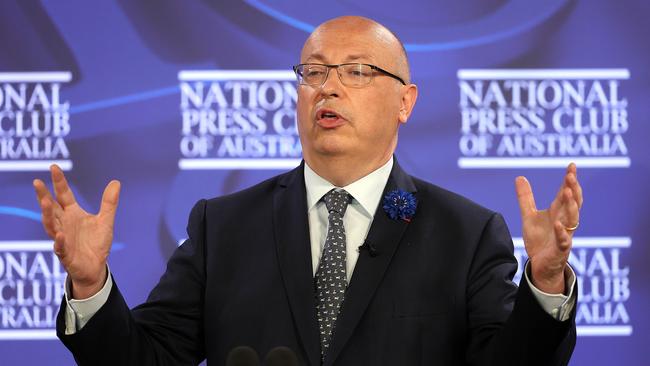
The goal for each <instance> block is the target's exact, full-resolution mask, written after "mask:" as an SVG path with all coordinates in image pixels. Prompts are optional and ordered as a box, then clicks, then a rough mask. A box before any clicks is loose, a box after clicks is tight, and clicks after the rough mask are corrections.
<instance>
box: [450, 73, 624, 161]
mask: <svg viewBox="0 0 650 366" xmlns="http://www.w3.org/2000/svg"><path fill="white" fill-rule="evenodd" d="M629 78H630V73H629V71H628V70H627V69H463V70H459V71H458V83H459V88H460V101H459V106H460V117H461V128H460V132H461V136H460V139H459V141H458V147H459V151H460V157H459V159H458V166H459V167H460V168H461V169H503V168H564V167H566V166H567V165H568V164H569V162H575V163H576V164H577V165H578V167H580V168H627V167H629V166H630V164H631V161H630V157H629V155H628V146H627V144H626V141H625V135H626V133H627V132H628V130H629V127H630V120H629V118H628V113H627V104H628V102H627V99H626V98H625V95H624V93H622V92H621V86H622V85H621V84H622V83H623V82H624V81H625V80H627V79H629Z"/></svg>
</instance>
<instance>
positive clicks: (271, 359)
mask: <svg viewBox="0 0 650 366" xmlns="http://www.w3.org/2000/svg"><path fill="white" fill-rule="evenodd" d="M264 362H265V363H266V366H299V365H300V364H299V363H298V356H296V354H295V353H294V352H293V351H292V350H291V348H289V347H275V348H273V349H272V350H271V351H269V353H268V354H267V355H266V358H264Z"/></svg>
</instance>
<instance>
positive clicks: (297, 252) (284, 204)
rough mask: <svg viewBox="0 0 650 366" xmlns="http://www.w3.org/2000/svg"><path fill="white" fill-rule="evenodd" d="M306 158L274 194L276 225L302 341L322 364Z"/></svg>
mask: <svg viewBox="0 0 650 366" xmlns="http://www.w3.org/2000/svg"><path fill="white" fill-rule="evenodd" d="M303 169H304V162H303V164H301V165H300V166H299V167H298V168H296V169H294V170H293V171H291V172H289V173H287V174H285V175H284V176H282V177H281V178H280V180H279V182H278V187H277V188H276V189H275V192H274V196H273V227H274V229H275V243H276V250H277V256H278V262H279V264H280V272H281V274H282V280H283V282H284V287H285V289H286V292H287V297H288V300H289V306H290V307H291V314H292V316H293V319H294V322H295V326H296V329H297V330H298V338H299V342H300V343H302V346H303V349H304V351H305V353H306V355H307V358H308V361H309V363H310V364H311V365H314V366H317V365H320V340H319V336H318V321H317V318H316V303H315V295H314V282H313V271H312V263H311V248H310V244H309V243H310V239H309V221H308V218H307V195H306V190H305V179H304V171H303Z"/></svg>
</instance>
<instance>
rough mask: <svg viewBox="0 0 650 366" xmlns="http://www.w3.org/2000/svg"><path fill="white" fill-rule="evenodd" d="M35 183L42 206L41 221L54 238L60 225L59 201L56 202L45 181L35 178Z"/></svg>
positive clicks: (49, 234) (48, 233)
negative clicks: (58, 215)
mask: <svg viewBox="0 0 650 366" xmlns="http://www.w3.org/2000/svg"><path fill="white" fill-rule="evenodd" d="M33 185H34V190H35V191H36V197H37V199H38V204H39V206H40V207H41V222H42V223H43V228H45V232H46V233H47V235H48V236H49V237H50V238H54V236H55V235H56V232H57V230H58V228H59V226H60V225H59V224H58V219H57V218H56V214H57V212H59V211H60V209H61V208H60V206H59V204H58V203H56V202H54V200H53V199H52V195H51V194H50V191H49V190H48V189H47V187H46V186H45V183H43V181H41V180H40V179H35V180H34V182H33Z"/></svg>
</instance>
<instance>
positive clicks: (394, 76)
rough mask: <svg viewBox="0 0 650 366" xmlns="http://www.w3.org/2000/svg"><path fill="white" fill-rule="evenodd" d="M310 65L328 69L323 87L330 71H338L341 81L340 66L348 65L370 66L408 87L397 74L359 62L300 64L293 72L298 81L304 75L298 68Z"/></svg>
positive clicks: (294, 67)
mask: <svg viewBox="0 0 650 366" xmlns="http://www.w3.org/2000/svg"><path fill="white" fill-rule="evenodd" d="M308 65H317V66H325V67H327V73H326V74H325V78H323V83H321V85H323V84H324V83H325V81H326V80H327V78H328V77H329V72H330V69H336V74H337V75H338V77H339V80H340V79H341V74H340V73H339V66H348V65H365V66H369V67H370V68H371V69H372V70H374V71H378V72H380V73H382V74H384V75H386V76H390V77H392V78H393V79H395V80H397V81H399V82H400V83H402V85H406V83H405V82H404V79H402V78H401V77H399V76H397V75H395V74H393V73H391V72H389V71H386V70H384V69H382V68H381V67H379V66H375V65H372V64H363V63H358V62H350V63H345V64H317V63H306V64H298V65H295V66H293V72H294V73H296V77H298V80H301V79H302V75H301V74H300V72H299V71H298V68H299V67H301V66H308ZM305 85H311V84H305Z"/></svg>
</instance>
